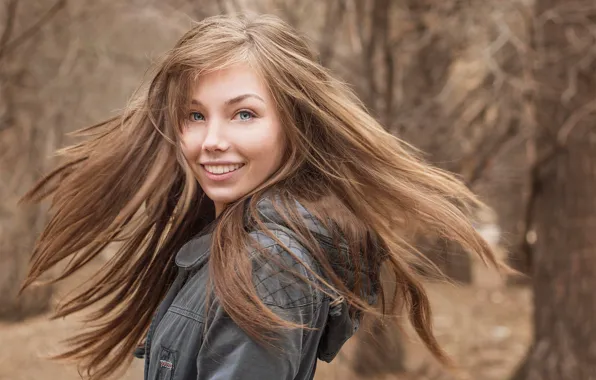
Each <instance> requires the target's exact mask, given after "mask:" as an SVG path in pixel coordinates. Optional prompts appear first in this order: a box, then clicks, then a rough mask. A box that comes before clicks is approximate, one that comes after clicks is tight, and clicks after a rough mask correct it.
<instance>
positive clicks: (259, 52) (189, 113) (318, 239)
mask: <svg viewBox="0 0 596 380" xmlns="http://www.w3.org/2000/svg"><path fill="white" fill-rule="evenodd" d="M81 135H83V136H85V137H86V139H85V140H84V141H83V142H81V143H79V144H77V145H74V146H72V147H69V148H67V149H65V150H64V151H63V154H64V155H65V156H66V157H67V159H68V160H67V162H66V163H65V164H64V165H62V166H61V167H59V168H58V169H56V170H55V171H54V172H52V173H51V174H49V175H48V176H47V177H46V178H44V179H43V180H42V181H41V182H40V183H39V184H38V185H37V186H36V187H35V188H34V189H33V190H32V191H31V192H30V193H29V194H27V196H26V197H25V199H27V200H32V201H40V200H42V199H44V198H46V197H49V196H51V199H52V208H51V219H50V221H49V223H48V224H47V226H46V228H45V231H44V232H43V234H42V235H41V238H40V239H39V242H38V244H37V246H36V247H35V251H34V253H33V258H32V266H31V270H30V273H29V276H28V278H27V280H26V282H25V285H24V286H28V285H30V284H31V283H32V282H33V281H34V280H36V279H38V278H39V276H40V275H41V274H42V273H44V272H45V271H47V270H48V269H49V268H50V267H52V266H53V265H55V264H56V263H58V262H60V261H61V260H63V259H66V258H69V260H70V261H69V265H68V266H67V267H66V269H65V271H64V273H63V274H62V275H61V276H60V277H59V279H60V278H64V277H66V276H69V275H71V274H72V273H73V272H75V271H76V270H78V269H79V268H81V267H82V266H83V265H85V264H86V263H88V262H89V261H90V260H92V259H93V258H94V257H96V256H97V255H98V254H99V253H100V252H101V251H102V250H103V249H105V248H106V247H107V246H108V244H110V243H112V242H119V249H118V250H117V252H116V254H115V255H114V256H113V258H112V259H110V260H109V261H108V262H107V263H106V264H105V265H104V266H103V268H102V269H101V270H100V271H99V272H98V273H97V274H96V275H95V276H94V278H93V280H92V282H91V284H90V285H89V286H88V287H87V288H86V289H85V290H84V291H82V292H81V293H80V294H79V295H78V296H76V297H74V298H73V299H71V300H70V302H68V303H66V304H65V305H64V306H63V307H62V308H61V309H60V310H59V311H58V314H59V315H60V316H62V315H68V314H71V313H73V312H75V311H79V310H81V309H84V308H87V307H89V306H92V305H99V308H98V309H97V310H96V311H95V313H93V314H92V315H91V317H90V320H92V321H94V323H93V325H92V328H91V329H90V330H89V331H87V332H85V333H81V334H80V335H78V336H77V337H75V338H74V339H72V340H71V341H70V344H71V348H70V349H69V351H67V352H65V353H64V354H63V355H62V356H61V357H63V358H72V359H76V360H78V361H79V362H80V363H81V364H82V366H83V367H84V368H86V370H87V371H88V374H89V375H90V376H91V379H104V378H106V377H107V376H109V375H111V374H114V373H115V371H116V370H117V369H120V368H122V367H124V366H125V364H127V363H129V362H130V360H131V358H132V353H133V352H135V349H136V354H137V356H143V357H144V358H145V379H151V380H153V379H173V380H187V379H312V378H313V376H314V373H315V368H316V361H317V359H321V360H325V361H331V360H332V359H333V358H334V356H335V355H336V354H337V352H338V351H339V349H340V348H341V347H342V345H343V343H344V342H345V341H346V340H347V339H348V338H350V336H351V335H352V334H353V333H354V331H355V330H356V329H357V327H358V324H359V321H360V319H361V318H362V315H363V314H364V313H372V314H375V313H376V314H377V315H380V314H384V315H394V314H397V313H398V312H399V311H400V310H397V309H395V308H385V307H384V305H385V303H386V301H390V302H388V304H389V303H390V304H394V305H397V304H399V305H402V307H403V308H404V309H405V311H406V312H407V314H408V316H409V319H410V321H411V322H412V324H413V326H414V328H415V330H416V332H417V333H418V334H419V335H420V337H421V338H422V340H423V341H424V342H425V343H426V345H427V346H428V347H429V349H430V350H431V351H432V352H433V353H434V354H435V355H436V356H437V357H438V358H439V359H442V360H446V358H445V355H444V353H443V351H441V349H440V347H439V346H438V344H437V341H436V340H435V337H434V336H433V333H432V329H431V318H430V316H431V314H430V313H431V310H430V305H429V301H428V299H427V296H426V294H425V291H424V288H423V286H422V284H421V282H420V280H419V279H418V278H417V276H416V275H415V273H416V271H415V269H414V267H413V266H412V263H413V262H414V260H413V259H414V257H415V256H416V255H415V253H416V250H415V249H414V248H413V241H412V240H413V237H414V236H415V232H416V231H422V232H424V233H428V234H438V235H440V236H441V237H443V238H445V239H449V240H451V241H455V242H457V243H459V244H461V245H462V246H463V247H464V248H465V249H467V250H468V251H470V252H473V253H476V254H478V255H480V256H481V257H482V258H483V259H486V260H487V261H489V262H491V263H492V264H495V265H498V263H497V262H496V260H495V258H494V257H493V255H492V253H491V251H490V248H489V247H488V245H487V244H486V243H485V242H484V240H483V239H482V238H481V237H480V236H479V235H478V234H477V233H476V231H475V230H474V228H473V227H472V224H471V222H470V220H469V217H468V215H469V214H470V211H471V210H472V209H473V207H476V206H478V205H479V202H478V201H477V200H476V198H475V197H474V196H473V194H471V193H470V192H469V191H468V190H467V189H466V187H465V186H464V185H463V184H462V183H460V182H459V181H458V180H456V179H455V178H454V177H452V176H451V175H449V174H447V173H445V172H443V171H441V170H439V169H437V168H434V167H431V166H429V165H427V164H425V163H423V162H422V161H421V160H420V159H418V158H417V157H416V156H415V152H414V150H413V149H412V148H410V147H409V146H407V145H406V144H405V143H404V142H402V141H400V140H399V139H397V138H396V137H394V136H392V135H390V134H389V133H387V132H386V131H385V130H384V129H383V127H382V126H381V125H379V124H378V123H377V122H376V121H375V120H374V119H373V118H372V117H371V116H370V115H369V114H368V113H367V112H366V110H365V109H364V107H363V106H362V104H361V103H360V102H359V101H358V99H357V98H356V96H355V95H354V94H353V93H352V92H351V91H350V90H349V88H348V86H347V85H345V84H344V83H342V82H341V81H339V80H338V79H336V78H334V77H333V76H332V75H331V74H330V73H329V72H328V71H327V70H325V69H324V68H323V67H322V66H321V65H320V64H319V63H317V58H316V55H315V54H314V53H313V52H312V51H311V50H310V49H309V47H308V46H307V45H306V43H305V41H304V39H303V38H301V37H300V36H299V35H298V33H297V32H296V31H295V30H293V29H292V28H290V27H289V26H288V25H287V24H285V23H284V22H282V21H281V20H279V19H277V18H275V17H272V16H254V17H249V16H219V17H213V18H208V19H205V20H204V21H202V22H200V23H198V24H197V25H196V26H195V27H194V28H193V29H192V30H191V31H189V32H188V33H187V34H186V35H184V36H183V37H182V38H181V39H180V41H179V42H178V44H177V45H176V46H175V47H174V48H173V49H172V50H171V51H170V52H169V53H167V55H166V56H165V59H164V60H163V62H162V63H161V64H160V65H159V66H158V67H157V73H156V74H155V76H154V77H153V78H152V80H151V83H150V85H149V86H148V88H147V89H146V91H142V92H141V93H140V94H139V95H138V96H137V97H136V98H135V100H134V102H132V105H131V107H130V108H128V109H127V110H126V112H124V113H123V114H122V115H121V116H119V117H116V118H114V119H111V120H108V121H106V122H104V123H101V124H99V125H96V126H93V127H90V128H87V129H85V130H83V133H81ZM381 269H383V271H384V272H387V273H389V274H392V275H393V278H390V279H388V280H389V282H388V283H392V284H393V285H392V287H393V288H394V290H395V291H394V292H392V293H391V297H392V299H390V300H386V299H385V297H384V295H385V294H386V293H387V287H386V286H384V285H385V284H386V282H385V281H381V279H380V271H381ZM394 301H399V302H394Z"/></svg>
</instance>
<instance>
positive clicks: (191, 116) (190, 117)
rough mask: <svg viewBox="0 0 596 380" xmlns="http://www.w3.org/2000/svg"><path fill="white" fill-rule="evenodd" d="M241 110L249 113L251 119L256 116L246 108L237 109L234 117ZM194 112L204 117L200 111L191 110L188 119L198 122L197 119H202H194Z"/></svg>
mask: <svg viewBox="0 0 596 380" xmlns="http://www.w3.org/2000/svg"><path fill="white" fill-rule="evenodd" d="M242 112H246V113H248V114H249V115H250V118H251V119H254V118H256V117H257V114H256V113H254V112H253V111H250V110H247V109H242V110H238V111H237V112H236V113H234V117H236V116H237V115H238V114H240V113H242ZM194 114H199V115H201V116H203V120H204V119H205V116H204V115H203V114H202V113H200V112H197V111H193V112H191V113H190V114H189V119H190V121H191V122H199V121H203V120H195V119H193V115H194Z"/></svg>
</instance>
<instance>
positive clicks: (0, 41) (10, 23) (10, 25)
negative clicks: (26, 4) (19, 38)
mask: <svg viewBox="0 0 596 380" xmlns="http://www.w3.org/2000/svg"><path fill="white" fill-rule="evenodd" d="M18 4H19V0H10V2H9V3H8V5H7V6H6V26H5V27H4V30H3V31H2V37H0V60H2V57H3V56H4V52H5V50H6V45H7V44H8V41H10V38H11V37H12V32H13V30H14V20H15V16H16V13H17V6H18Z"/></svg>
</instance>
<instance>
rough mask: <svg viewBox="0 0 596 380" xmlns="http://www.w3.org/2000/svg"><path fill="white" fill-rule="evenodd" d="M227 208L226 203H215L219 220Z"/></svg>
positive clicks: (216, 215)
mask: <svg viewBox="0 0 596 380" xmlns="http://www.w3.org/2000/svg"><path fill="white" fill-rule="evenodd" d="M225 208H226V204H225V203H221V202H215V217H216V218H217V217H218V216H219V215H220V214H221V213H222V211H223V210H224V209H225Z"/></svg>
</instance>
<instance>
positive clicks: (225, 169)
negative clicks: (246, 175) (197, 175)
mask: <svg viewBox="0 0 596 380" xmlns="http://www.w3.org/2000/svg"><path fill="white" fill-rule="evenodd" d="M201 166H202V167H203V168H205V171H207V172H208V173H210V174H216V175H221V174H227V173H231V172H234V171H236V170H238V169H240V168H241V167H243V166H244V164H227V165H201Z"/></svg>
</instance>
